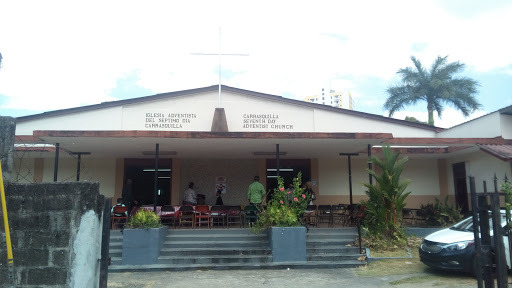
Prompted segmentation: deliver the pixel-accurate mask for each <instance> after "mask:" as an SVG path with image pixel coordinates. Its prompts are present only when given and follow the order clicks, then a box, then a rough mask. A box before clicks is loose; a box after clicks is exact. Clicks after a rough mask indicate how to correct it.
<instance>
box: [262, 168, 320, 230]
mask: <svg viewBox="0 0 512 288" xmlns="http://www.w3.org/2000/svg"><path fill="white" fill-rule="evenodd" d="M301 177H302V173H301V172H299V173H298V175H297V177H295V178H293V190H288V189H285V188H284V180H283V178H281V177H278V178H277V183H278V188H276V189H275V190H274V194H273V197H272V199H271V200H270V201H269V202H268V203H267V206H266V208H265V209H263V211H261V213H260V215H259V216H258V221H257V222H256V226H255V230H257V231H258V230H261V229H264V228H268V227H270V226H275V227H293V226H300V225H301V220H302V216H303V215H304V212H305V211H306V208H307V206H308V204H309V202H310V201H311V195H309V194H307V193H304V188H302V187H301V184H302V183H301Z"/></svg>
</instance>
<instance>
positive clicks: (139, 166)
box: [124, 159, 172, 206]
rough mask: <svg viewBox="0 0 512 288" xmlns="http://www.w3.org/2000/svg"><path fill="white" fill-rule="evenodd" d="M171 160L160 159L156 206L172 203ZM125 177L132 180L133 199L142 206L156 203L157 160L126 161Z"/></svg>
mask: <svg viewBox="0 0 512 288" xmlns="http://www.w3.org/2000/svg"><path fill="white" fill-rule="evenodd" d="M171 161H172V160H171V159H158V178H157V179H158V180H157V197H156V202H157V203H156V204H157V205H159V206H161V205H166V204H170V203H171V187H172V185H171V181H172V179H171V167H172V165H171ZM124 177H125V181H124V183H126V179H132V182H133V184H132V187H133V199H134V200H136V201H137V202H139V204H140V205H149V204H153V203H154V199H155V193H154V190H155V188H154V187H155V160H154V159H125V161H124Z"/></svg>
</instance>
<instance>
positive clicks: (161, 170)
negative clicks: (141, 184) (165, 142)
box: [142, 168, 171, 172]
mask: <svg viewBox="0 0 512 288" xmlns="http://www.w3.org/2000/svg"><path fill="white" fill-rule="evenodd" d="M142 171H144V172H155V168H148V169H144V170H142ZM158 172H171V169H169V168H162V169H158Z"/></svg>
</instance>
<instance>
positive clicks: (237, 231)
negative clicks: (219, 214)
mask: <svg viewBox="0 0 512 288" xmlns="http://www.w3.org/2000/svg"><path fill="white" fill-rule="evenodd" d="M201 234H205V235H260V234H263V235H265V234H266V233H263V232H262V233H259V234H255V233H253V232H252V231H251V229H249V228H229V229H227V228H210V229H208V228H201V229H169V230H168V231H167V235H201Z"/></svg>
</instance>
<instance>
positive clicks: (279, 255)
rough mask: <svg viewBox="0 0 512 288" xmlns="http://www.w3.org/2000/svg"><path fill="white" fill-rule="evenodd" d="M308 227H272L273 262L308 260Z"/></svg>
mask: <svg viewBox="0 0 512 288" xmlns="http://www.w3.org/2000/svg"><path fill="white" fill-rule="evenodd" d="M306 232H307V231H306V227H302V226H301V227H270V228H269V232H268V233H269V241H270V249H271V250H272V259H273V260H272V261H273V262H296V261H306V260H307V256H306Z"/></svg>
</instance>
